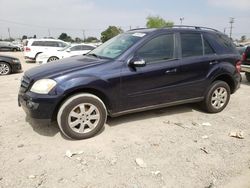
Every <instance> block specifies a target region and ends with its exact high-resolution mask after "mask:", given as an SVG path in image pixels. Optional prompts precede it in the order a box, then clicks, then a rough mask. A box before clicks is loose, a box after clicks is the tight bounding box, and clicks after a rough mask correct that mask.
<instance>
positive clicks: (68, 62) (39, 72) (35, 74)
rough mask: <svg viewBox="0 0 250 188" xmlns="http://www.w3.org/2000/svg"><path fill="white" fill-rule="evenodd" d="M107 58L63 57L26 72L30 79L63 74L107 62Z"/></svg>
mask: <svg viewBox="0 0 250 188" xmlns="http://www.w3.org/2000/svg"><path fill="white" fill-rule="evenodd" d="M107 61H108V60H107V59H98V58H94V57H93V58H92V57H87V56H75V57H70V58H65V59H61V60H59V61H54V62H51V63H47V64H44V65H40V66H38V67H35V68H32V69H30V70H28V71H26V72H25V75H26V76H28V77H29V78H30V79H32V80H33V79H35V80H36V79H40V78H48V77H53V76H56V75H63V74H66V73H68V72H72V71H78V70H80V69H84V68H86V67H89V66H92V65H95V64H100V63H104V62H107Z"/></svg>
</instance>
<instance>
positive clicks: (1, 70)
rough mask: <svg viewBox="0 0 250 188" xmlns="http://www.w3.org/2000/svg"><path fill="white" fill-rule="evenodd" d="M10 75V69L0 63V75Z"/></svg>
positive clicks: (7, 65)
mask: <svg viewBox="0 0 250 188" xmlns="http://www.w3.org/2000/svg"><path fill="white" fill-rule="evenodd" d="M10 73H11V67H10V65H9V64H8V63H5V62H0V75H7V74H10Z"/></svg>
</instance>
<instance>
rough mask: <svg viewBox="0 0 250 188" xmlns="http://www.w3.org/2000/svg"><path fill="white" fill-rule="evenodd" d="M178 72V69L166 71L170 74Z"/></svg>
mask: <svg viewBox="0 0 250 188" xmlns="http://www.w3.org/2000/svg"><path fill="white" fill-rule="evenodd" d="M176 72H177V69H169V70H167V71H166V72H165V73H166V74H170V73H176Z"/></svg>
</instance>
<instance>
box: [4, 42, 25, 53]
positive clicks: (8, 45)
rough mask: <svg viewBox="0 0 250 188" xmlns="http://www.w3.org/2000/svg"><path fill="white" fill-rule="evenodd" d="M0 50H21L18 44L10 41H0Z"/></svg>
mask: <svg viewBox="0 0 250 188" xmlns="http://www.w3.org/2000/svg"><path fill="white" fill-rule="evenodd" d="M0 51H13V52H16V51H21V49H20V48H19V47H18V46H15V45H13V44H12V43H11V42H0Z"/></svg>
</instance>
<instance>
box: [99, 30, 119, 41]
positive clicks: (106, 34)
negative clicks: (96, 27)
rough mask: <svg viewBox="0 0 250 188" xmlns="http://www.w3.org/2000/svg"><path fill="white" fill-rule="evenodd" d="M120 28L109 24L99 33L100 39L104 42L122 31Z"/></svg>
mask: <svg viewBox="0 0 250 188" xmlns="http://www.w3.org/2000/svg"><path fill="white" fill-rule="evenodd" d="M122 32H123V31H122V29H121V28H119V27H116V26H109V27H108V28H107V29H106V30H105V31H103V32H102V33H101V41H102V42H106V41H107V40H109V39H111V38H113V37H114V36H116V35H118V34H120V33H122Z"/></svg>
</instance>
